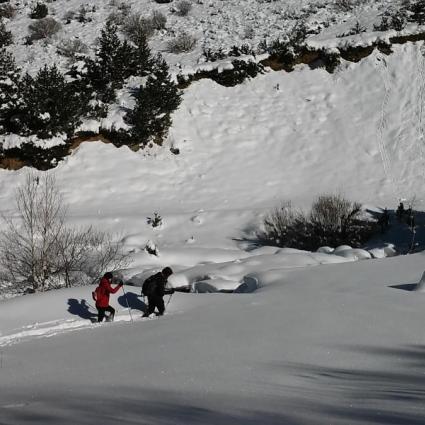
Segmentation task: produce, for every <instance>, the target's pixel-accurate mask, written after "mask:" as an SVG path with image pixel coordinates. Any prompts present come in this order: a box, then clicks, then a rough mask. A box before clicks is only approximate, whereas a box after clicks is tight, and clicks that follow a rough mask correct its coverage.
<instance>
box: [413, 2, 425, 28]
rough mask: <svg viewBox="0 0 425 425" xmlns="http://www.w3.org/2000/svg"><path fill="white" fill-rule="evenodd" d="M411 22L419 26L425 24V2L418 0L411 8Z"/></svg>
mask: <svg viewBox="0 0 425 425" xmlns="http://www.w3.org/2000/svg"><path fill="white" fill-rule="evenodd" d="M410 12H411V13H412V15H411V16H410V20H411V21H413V22H416V23H418V24H419V25H423V24H425V0H417V1H415V2H414V3H413V4H412V5H411V6H410Z"/></svg>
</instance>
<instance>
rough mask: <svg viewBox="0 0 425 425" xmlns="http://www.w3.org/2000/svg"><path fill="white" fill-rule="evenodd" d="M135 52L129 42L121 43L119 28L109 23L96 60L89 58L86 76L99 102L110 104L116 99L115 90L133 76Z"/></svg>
mask: <svg viewBox="0 0 425 425" xmlns="http://www.w3.org/2000/svg"><path fill="white" fill-rule="evenodd" d="M134 57H135V51H134V48H132V47H131V46H130V45H129V44H128V43H127V41H124V42H121V40H120V39H119V37H118V34H117V26H116V25H115V24H114V23H113V22H112V21H110V20H109V21H107V22H106V25H105V27H104V28H103V29H102V31H101V36H100V38H99V48H98V50H97V52H96V58H95V60H93V59H90V58H87V59H86V68H87V73H86V75H85V76H84V79H85V81H86V84H87V86H88V88H92V89H93V91H94V92H95V93H96V96H97V98H98V99H99V100H101V101H102V102H104V103H110V102H112V101H113V100H114V99H115V90H116V89H118V88H120V87H122V83H123V81H124V80H125V79H126V78H128V77H129V76H130V75H131V71H132V69H133V67H134V65H133V63H134V60H135V59H134Z"/></svg>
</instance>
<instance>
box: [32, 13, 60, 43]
mask: <svg viewBox="0 0 425 425" xmlns="http://www.w3.org/2000/svg"><path fill="white" fill-rule="evenodd" d="M61 28H62V25H61V24H60V23H59V22H58V21H56V20H55V19H53V18H51V17H47V18H43V19H39V20H37V21H35V22H34V23H32V24H30V26H29V27H28V29H29V32H30V36H29V38H30V40H42V39H45V38H49V37H51V36H52V35H54V34H56V33H57V32H58V31H60V29H61Z"/></svg>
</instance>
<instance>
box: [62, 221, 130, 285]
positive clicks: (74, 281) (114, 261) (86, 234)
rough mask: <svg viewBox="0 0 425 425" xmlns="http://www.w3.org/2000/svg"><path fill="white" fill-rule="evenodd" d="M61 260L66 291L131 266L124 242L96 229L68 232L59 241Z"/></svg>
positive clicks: (70, 230)
mask: <svg viewBox="0 0 425 425" xmlns="http://www.w3.org/2000/svg"><path fill="white" fill-rule="evenodd" d="M57 260H58V269H59V270H60V273H61V274H62V275H63V280H64V281H65V286H66V287H71V286H76V285H81V284H92V283H95V282H96V281H97V280H98V279H99V278H100V277H101V276H102V274H103V273H104V272H105V271H107V270H108V271H116V270H119V269H123V268H125V267H127V266H128V265H129V264H130V259H129V254H128V253H126V252H124V250H123V246H122V243H121V242H120V238H118V237H116V236H114V235H111V234H110V233H108V232H103V231H100V230H96V229H94V228H93V227H88V228H83V229H71V228H66V229H65V230H64V232H63V234H62V237H61V238H59V239H58V257H57Z"/></svg>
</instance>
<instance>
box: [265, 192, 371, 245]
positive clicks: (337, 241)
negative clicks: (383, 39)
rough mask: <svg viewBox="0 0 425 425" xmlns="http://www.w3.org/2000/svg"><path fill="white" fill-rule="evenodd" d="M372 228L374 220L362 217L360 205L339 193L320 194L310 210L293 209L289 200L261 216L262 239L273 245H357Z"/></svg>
mask: <svg viewBox="0 0 425 425" xmlns="http://www.w3.org/2000/svg"><path fill="white" fill-rule="evenodd" d="M374 231H376V223H375V222H372V221H368V220H365V219H363V218H362V210H361V205H360V204H359V203H357V202H351V201H349V200H347V199H345V198H344V197H342V196H341V195H321V196H319V197H318V198H317V200H316V201H314V203H313V205H312V207H311V210H310V213H309V214H307V215H305V214H303V213H301V212H297V211H294V210H293V209H292V206H291V204H290V203H289V202H287V203H285V204H283V205H282V206H281V207H280V208H277V209H275V210H274V211H273V212H272V213H270V214H269V215H268V216H267V217H266V218H265V220H264V233H263V234H262V236H261V237H262V239H264V240H265V241H267V242H269V243H270V242H271V243H273V244H275V245H277V246H282V247H290V248H298V249H305V250H316V249H317V248H319V247H321V246H325V245H329V246H334V247H336V246H338V245H342V244H348V245H351V246H354V247H359V246H361V245H362V244H363V243H364V242H366V241H367V239H368V238H369V237H370V236H371V235H372V233H373V232H374Z"/></svg>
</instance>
